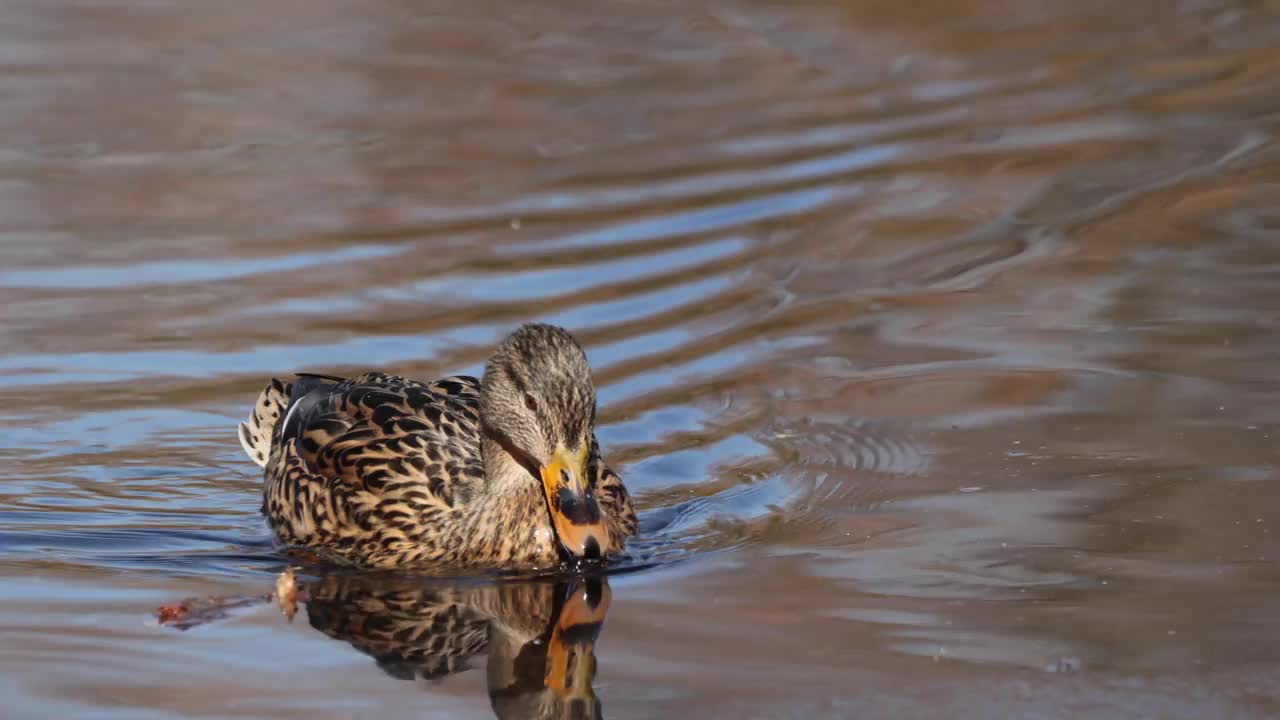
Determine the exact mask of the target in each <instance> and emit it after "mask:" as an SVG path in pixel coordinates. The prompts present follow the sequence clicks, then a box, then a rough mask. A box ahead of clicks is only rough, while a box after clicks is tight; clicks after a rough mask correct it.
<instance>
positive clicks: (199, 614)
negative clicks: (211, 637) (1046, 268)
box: [156, 595, 270, 630]
mask: <svg viewBox="0 0 1280 720" xmlns="http://www.w3.org/2000/svg"><path fill="white" fill-rule="evenodd" d="M264 602H270V596H269V595H250V596H240V597H227V596H225V595H209V596H207V597H202V598H187V599H186V600H183V601H182V602H179V603H174V604H172V605H161V606H160V607H159V608H157V609H156V621H157V622H159V624H160V625H163V626H166V627H173V628H177V629H179V630H190V629H191V628H193V627H197V626H199V625H204V624H205V623H210V622H213V621H215V620H222V619H223V618H226V617H230V615H231V611H232V610H238V609H240V608H245V607H252V606H254V605H261V604H262V603H264Z"/></svg>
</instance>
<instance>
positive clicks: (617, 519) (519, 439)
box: [240, 325, 636, 568]
mask: <svg viewBox="0 0 1280 720" xmlns="http://www.w3.org/2000/svg"><path fill="white" fill-rule="evenodd" d="M513 395H514V397H512V396H513ZM522 398H523V399H522ZM594 423H595V393H594V388H593V387H592V385H591V377H590V371H589V370H587V369H586V361H585V356H583V355H582V351H581V348H579V347H578V346H577V344H576V342H574V341H573V339H572V337H571V336H569V335H568V333H567V332H565V331H563V330H560V329H559V328H554V327H552V326H546V325H527V326H524V327H523V328H521V329H520V330H518V331H517V332H516V333H514V334H513V335H512V336H511V337H509V338H508V339H507V340H506V341H505V342H504V343H503V345H502V346H501V347H500V348H499V349H498V351H497V352H496V353H495V355H494V357H493V359H491V360H490V363H489V366H488V367H487V368H486V374H485V379H484V380H483V381H481V380H478V379H477V378H474V377H467V376H454V377H447V378H444V379H441V380H437V381H435V382H430V383H422V382H416V381H413V380H407V379H405V378H401V377H396V376H394V375H385V374H382V373H366V374H364V375H360V376H358V377H354V378H350V379H342V378H336V377H329V376H319V375H302V376H299V378H298V379H297V380H295V381H294V382H293V383H286V382H282V381H280V380H275V379H273V380H272V381H271V383H270V384H269V385H268V386H267V387H266V389H265V390H263V392H262V393H261V395H260V396H259V398H258V402H257V404H256V405H255V407H254V410H253V413H252V415H251V416H250V418H249V419H248V421H247V422H245V423H242V424H241V426H240V439H241V443H242V444H243V445H244V448H245V451H246V452H247V453H248V454H249V456H250V458H252V459H253V460H254V461H255V462H257V463H258V464H259V465H262V466H263V467H264V468H265V474H266V487H265V491H264V500H263V507H262V509H263V513H264V514H265V515H266V516H267V518H268V520H269V521H270V524H271V526H272V528H273V529H274V530H275V532H276V534H277V536H278V537H279V538H280V540H281V541H283V542H284V543H286V544H289V545H294V546H302V547H306V548H309V549H312V550H314V551H317V552H319V553H320V554H322V555H325V556H328V557H330V558H332V559H334V560H339V561H343V562H347V563H350V564H353V565H358V566H365V567H382V568H387V567H407V566H422V565H447V566H484V567H502V568H535V567H548V566H551V565H554V564H556V563H557V562H559V560H560V557H561V552H562V551H561V549H560V545H561V543H560V542H558V538H559V535H558V534H557V531H556V530H555V529H554V528H555V526H554V524H553V522H552V514H551V513H550V512H549V510H548V504H549V502H550V504H552V505H553V506H554V505H556V504H557V496H556V495H554V494H553V493H552V491H548V493H552V494H550V495H544V491H543V486H542V485H541V482H542V481H541V480H540V479H539V477H538V475H537V473H538V468H537V467H536V466H537V465H538V464H539V463H541V464H542V465H544V466H546V465H548V464H549V463H550V462H551V453H552V448H560V449H561V450H564V448H569V449H573V448H574V447H579V448H581V447H582V446H584V445H585V446H587V447H586V450H585V462H584V464H583V466H582V469H583V473H582V474H583V475H584V478H583V479H582V486H584V487H585V491H584V492H583V496H584V497H586V498H593V500H592V503H593V505H598V508H599V512H598V519H599V524H598V527H599V528H602V533H603V536H602V537H601V539H600V544H602V545H604V546H605V547H604V548H603V550H604V552H605V553H606V554H607V553H609V552H616V551H617V550H619V549H620V548H621V547H622V544H623V541H624V540H625V538H626V537H628V536H630V535H633V534H634V533H635V531H636V517H635V513H634V511H633V510H632V507H631V500H630V498H629V496H628V495H627V491H626V489H625V488H624V487H623V485H622V481H621V479H620V478H619V477H618V476H617V475H616V474H615V473H613V472H612V471H611V470H610V469H609V468H608V467H607V466H606V465H605V464H604V462H603V461H602V460H601V458H600V451H599V446H598V444H597V443H596V439H595V435H594ZM575 443H576V445H575ZM556 457H561V455H556ZM531 465H532V466H533V467H531ZM556 467H559V466H556ZM564 477H565V478H566V479H568V478H569V477H570V476H569V475H568V474H566V475H565V476H564ZM575 487H577V486H575ZM557 509H558V508H557ZM594 517H596V516H593V518H594ZM584 522H585V521H584ZM570 529H572V528H570Z"/></svg>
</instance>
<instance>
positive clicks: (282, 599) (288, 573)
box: [275, 567, 298, 622]
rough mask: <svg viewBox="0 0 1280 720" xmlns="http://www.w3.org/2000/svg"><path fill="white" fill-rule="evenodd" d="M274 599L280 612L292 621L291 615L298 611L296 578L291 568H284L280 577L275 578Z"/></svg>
mask: <svg viewBox="0 0 1280 720" xmlns="http://www.w3.org/2000/svg"><path fill="white" fill-rule="evenodd" d="M275 600H276V606H277V607H279V608H280V612H281V613H284V616H285V618H286V619H288V620H289V621H291V622H292V621H293V616H294V615H296V614H297V613H298V579H297V577H295V576H294V574H293V568H291V567H290V568H285V570H284V572H282V573H280V577H278V578H276V595H275Z"/></svg>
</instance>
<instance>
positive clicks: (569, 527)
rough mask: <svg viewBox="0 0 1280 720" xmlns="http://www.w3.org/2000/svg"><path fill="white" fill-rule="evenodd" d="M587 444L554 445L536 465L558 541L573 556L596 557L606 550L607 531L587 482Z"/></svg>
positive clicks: (601, 555) (607, 548)
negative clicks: (546, 460)
mask: <svg viewBox="0 0 1280 720" xmlns="http://www.w3.org/2000/svg"><path fill="white" fill-rule="evenodd" d="M586 465H587V448H586V443H583V447H581V448H580V449H579V450H578V451H577V452H570V451H569V450H567V449H565V448H564V446H563V445H562V446H559V447H557V448H556V452H555V454H553V455H552V457H551V462H550V463H547V464H546V465H543V466H542V467H541V468H540V472H541V474H542V491H543V493H544V494H545V495H546V498H547V507H548V508H549V509H550V510H551V524H552V526H553V527H554V528H555V531H556V537H557V538H558V539H559V540H560V545H561V546H562V547H563V548H564V549H565V552H567V553H569V555H571V556H572V557H575V558H587V559H592V558H600V557H603V555H604V554H605V553H606V552H608V550H609V544H608V541H609V534H608V532H607V531H606V530H605V527H604V522H603V519H602V517H601V515H600V505H599V504H598V503H597V502H596V498H595V495H594V493H593V492H592V491H591V489H590V488H589V486H588V483H587V476H586V470H587V468H586Z"/></svg>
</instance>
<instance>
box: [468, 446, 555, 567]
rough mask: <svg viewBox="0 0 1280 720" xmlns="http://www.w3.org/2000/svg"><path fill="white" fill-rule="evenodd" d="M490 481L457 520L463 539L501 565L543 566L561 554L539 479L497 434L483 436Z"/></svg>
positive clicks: (485, 468) (475, 551)
mask: <svg viewBox="0 0 1280 720" xmlns="http://www.w3.org/2000/svg"><path fill="white" fill-rule="evenodd" d="M481 452H483V453H484V471H485V482H484V485H483V487H482V488H481V489H480V490H479V491H478V494H477V495H476V496H475V497H473V498H472V499H471V501H470V502H468V503H467V504H466V505H465V506H464V508H463V512H464V513H466V515H467V517H466V518H465V519H464V520H463V521H462V522H461V523H459V524H458V529H459V531H460V533H462V537H460V538H459V540H460V542H461V543H462V544H467V545H470V546H471V547H472V549H473V551H474V553H475V555H476V556H479V557H488V558H492V559H493V561H494V562H495V563H497V564H500V565H513V566H515V565H518V566H525V567H535V566H538V567H541V566H549V565H551V564H554V563H555V562H556V561H557V560H558V557H559V556H558V554H557V551H556V546H555V535H554V531H553V530H552V529H551V520H550V518H549V517H548V515H547V506H546V499H545V498H543V496H542V488H541V487H540V486H539V485H538V481H537V480H535V479H533V478H531V477H530V476H529V471H528V470H526V469H525V468H524V466H523V465H521V464H520V463H519V462H517V461H516V459H515V458H514V457H512V456H511V454H510V453H508V452H507V451H506V449H505V448H503V447H502V444H501V443H499V442H498V441H497V440H494V439H493V438H490V437H488V436H487V435H486V436H485V437H484V440H483V442H482V446H481Z"/></svg>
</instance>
